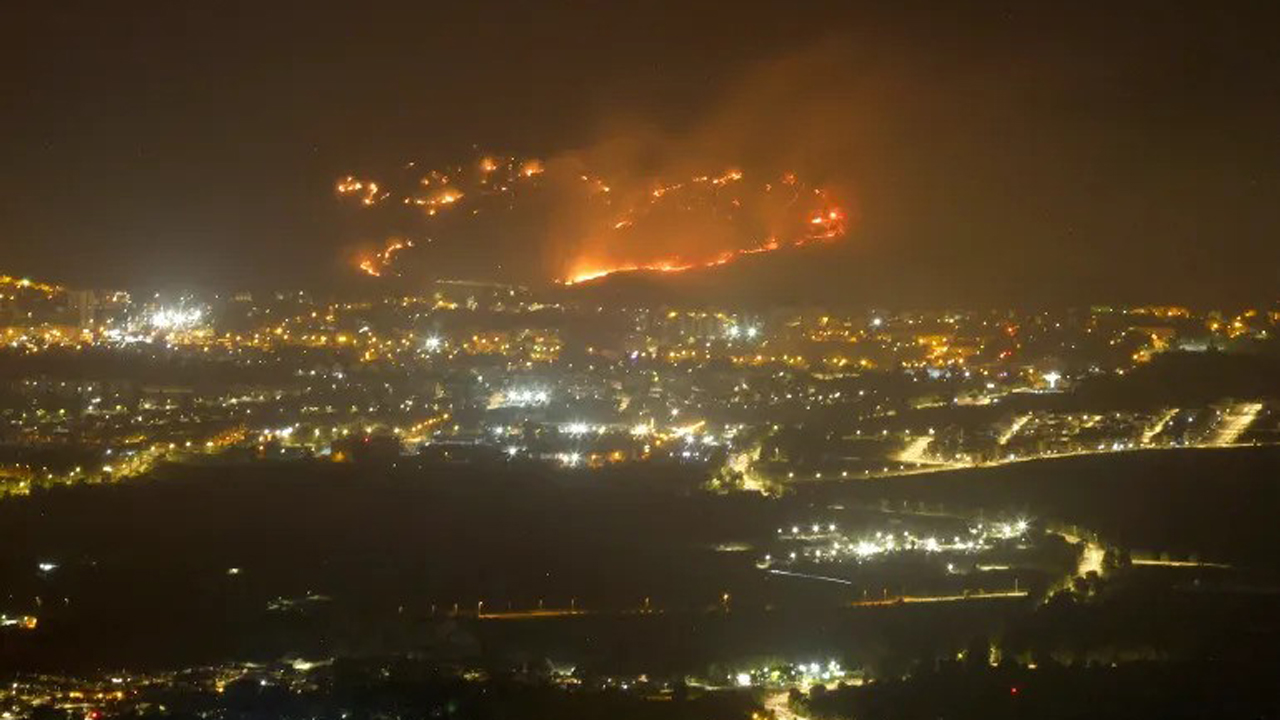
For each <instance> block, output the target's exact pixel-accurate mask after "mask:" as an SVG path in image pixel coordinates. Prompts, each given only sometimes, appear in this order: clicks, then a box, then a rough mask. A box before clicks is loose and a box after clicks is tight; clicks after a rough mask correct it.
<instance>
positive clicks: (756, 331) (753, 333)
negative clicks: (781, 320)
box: [747, 327, 760, 338]
mask: <svg viewBox="0 0 1280 720" xmlns="http://www.w3.org/2000/svg"><path fill="white" fill-rule="evenodd" d="M759 334H760V328H754V327H749V328H747V337H749V338H754V337H755V336H757V335H759Z"/></svg>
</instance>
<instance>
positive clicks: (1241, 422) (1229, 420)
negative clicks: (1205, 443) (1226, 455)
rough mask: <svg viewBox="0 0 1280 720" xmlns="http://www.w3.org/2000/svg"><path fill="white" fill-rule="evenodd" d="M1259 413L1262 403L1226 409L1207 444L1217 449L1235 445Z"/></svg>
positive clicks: (1238, 405)
mask: <svg viewBox="0 0 1280 720" xmlns="http://www.w3.org/2000/svg"><path fill="white" fill-rule="evenodd" d="M1261 411H1262V403H1236V404H1235V405H1232V406H1231V407H1229V408H1227V410H1226V412H1224V413H1223V418H1222V423H1221V424H1219V425H1218V428H1217V430H1216V432H1214V435H1213V440H1211V441H1209V444H1210V445H1216V446H1218V447H1223V446H1227V445H1235V444H1236V443H1237V442H1238V441H1239V440H1240V436H1241V435H1243V434H1244V431H1245V430H1248V429H1249V426H1250V425H1252V424H1253V421H1254V420H1255V419H1257V417H1258V413H1259V412H1261Z"/></svg>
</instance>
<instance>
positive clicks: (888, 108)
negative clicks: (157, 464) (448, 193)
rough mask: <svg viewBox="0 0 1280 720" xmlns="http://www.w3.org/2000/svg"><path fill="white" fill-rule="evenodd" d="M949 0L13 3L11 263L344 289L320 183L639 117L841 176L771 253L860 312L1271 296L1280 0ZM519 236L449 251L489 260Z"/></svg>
mask: <svg viewBox="0 0 1280 720" xmlns="http://www.w3.org/2000/svg"><path fill="white" fill-rule="evenodd" d="M321 5H324V6H326V7H325V8H324V9H321V8H320V7H319V6H321ZM961 5H965V6H968V5H970V4H968V3H953V2H946V3H905V4H899V3H884V4H882V5H880V6H875V5H858V4H855V3H831V4H805V3H782V2H778V3H771V4H764V3H728V2H726V3H714V4H712V3H696V2H681V3H660V2H642V3H623V2H618V3H613V2H607V3H585V2H583V3H566V4H558V3H532V2H529V3H517V2H509V3H491V2H454V3H432V2H418V3H402V4H392V3H376V2H375V3H346V4H342V5H340V6H339V5H338V4H336V3H243V4H242V3H235V2H203V3H197V2H157V3H137V2H118V3H65V4H54V3H29V4H26V5H24V6H22V7H20V8H11V9H10V10H9V11H8V13H6V20H5V23H4V25H5V28H4V30H0V91H2V92H3V97H4V98H5V110H4V112H3V113H0V158H3V165H2V166H0V167H2V168H3V172H2V173H0V250H3V254H2V257H0V272H7V273H11V274H26V275H31V276H38V277H41V278H48V279H52V280H57V281H64V282H69V283H73V284H87V285H91V286H104V287H105V286H122V285H123V286H169V287H172V286H177V285H191V286H196V287H204V288H242V287H243V288H258V287H265V286H272V287H276V286H280V287H311V288H315V289H326V288H337V287H345V286H347V285H348V284H350V283H352V282H358V280H356V279H353V277H352V273H351V272H350V269H349V268H348V267H347V266H346V261H347V258H346V257H345V256H344V249H345V248H348V247H349V246H350V245H351V243H352V242H354V241H356V240H359V239H362V238H358V237H354V236H353V228H352V226H351V223H350V222H349V221H348V219H347V218H346V217H345V216H344V213H343V211H342V208H341V207H340V206H339V205H338V204H337V203H335V201H334V195H333V183H334V179H335V178H337V177H340V176H343V175H345V174H347V173H348V172H357V171H364V170H371V169H377V168H381V167H395V166H397V165H399V164H402V163H403V162H404V161H405V160H406V159H410V158H412V159H417V160H421V161H424V162H439V163H456V162H465V161H467V160H469V159H471V158H474V157H475V156H476V154H477V153H478V152H481V151H485V150H494V151H498V152H506V153H511V154H519V155H532V156H538V157H555V156H557V155H560V154H563V153H570V152H577V151H582V150H584V149H585V150H587V151H591V150H592V149H598V148H601V147H610V146H612V144H616V143H618V142H619V141H620V140H621V139H625V138H627V137H629V136H630V134H632V133H641V134H644V135H645V136H646V137H648V138H649V142H652V143H653V144H655V145H657V146H661V147H663V148H664V149H665V157H666V162H667V163H671V162H672V160H671V158H673V157H679V158H680V159H681V161H684V160H686V159H687V160H688V162H689V163H690V164H692V165H696V164H697V163H698V162H700V161H706V162H708V163H713V162H722V161H724V159H725V158H727V157H732V158H741V160H740V162H743V163H747V164H750V163H753V162H771V163H775V164H778V163H790V164H794V165H796V166H798V169H801V170H803V171H805V172H807V173H810V174H812V175H816V176H819V177H820V178H821V179H822V180H823V181H824V182H827V183H829V184H832V185H834V186H837V187H839V188H841V189H842V191H843V192H844V193H845V194H846V196H847V197H848V198H849V200H850V203H851V204H852V205H853V206H855V207H856V210H857V215H858V219H857V222H856V224H855V225H854V226H853V227H851V228H850V231H849V233H848V236H847V237H846V238H845V239H844V241H843V243H841V244H840V245H839V246H832V247H825V248H820V249H813V250H808V249H806V250H805V251H804V253H805V255H804V257H802V258H794V257H793V258H787V259H785V261H783V262H779V263H778V264H777V266H776V267H777V273H781V274H783V275H787V274H792V275H794V277H793V278H792V279H794V280H796V281H797V282H800V283H802V284H803V285H805V286H813V285H816V284H819V283H816V282H815V280H816V281H821V283H820V284H824V285H826V286H828V287H830V286H837V287H840V288H847V290H848V293H849V297H850V299H857V300H867V301H876V302H879V303H881V304H885V305H895V304H909V303H934V304H945V303H952V304H964V303H970V302H987V301H1004V302H1046V301H1068V302H1094V301H1098V302H1101V301H1112V300H1135V301H1185V302H1199V303H1216V302H1221V303H1233V302H1238V301H1245V300H1259V299H1264V300H1274V299H1275V298H1276V296H1277V292H1276V291H1277V289H1280V33H1277V32H1275V28H1276V27H1277V22H1276V21H1277V19H1280V18H1277V12H1276V11H1275V10H1273V9H1272V7H1273V4H1270V3H1262V2H1259V3H1252V4H1250V3H1244V2H1240V3H1233V2H1226V3H1208V2H1206V3H1202V4H1195V3H1171V2H1164V3H1096V4H1094V3H1051V4H1038V5H1047V6H1048V7H1043V6H1042V7H1037V8H1035V9H1030V8H1024V7H1022V6H1023V5H1029V4H1028V3H1011V4H1008V5H1006V6H997V5H982V7H981V9H974V8H971V7H963V8H962V7H959V6H961ZM975 5H976V4H975ZM1119 5H1123V6H1125V7H1123V8H1118V7H1113V6H1119ZM1174 6H1177V7H1174ZM545 240H546V239H545V238H537V237H533V238H531V239H530V240H529V242H531V243H535V244H536V243H538V242H543V241H545ZM510 245H511V244H510V243H501V242H495V243H494V244H493V245H492V246H486V244H485V243H484V241H483V240H481V241H477V242H468V243H467V244H466V246H465V248H457V249H451V250H448V251H441V252H446V253H447V254H448V255H452V254H455V253H460V254H465V255H467V257H466V258H464V259H465V260H466V261H467V262H466V263H463V265H465V266H466V267H468V268H472V269H474V268H477V267H479V268H483V267H484V266H485V263H488V262H492V263H493V264H494V265H498V264H501V263H502V261H503V257H501V256H502V255H503V254H505V253H508V252H509V250H508V248H509V247H510ZM446 247H447V246H446ZM456 260H458V258H456V257H449V256H445V257H438V256H437V257H433V256H431V255H429V254H427V253H425V252H424V253H423V254H421V255H419V256H417V259H416V260H415V261H416V262H423V263H428V264H437V265H439V266H440V267H441V268H442V270H441V272H445V271H448V270H451V269H452V268H453V267H454V264H455V261H456ZM510 261H511V262H516V261H518V258H510ZM508 264H510V263H508ZM473 271H474V270H473ZM369 287H373V286H369Z"/></svg>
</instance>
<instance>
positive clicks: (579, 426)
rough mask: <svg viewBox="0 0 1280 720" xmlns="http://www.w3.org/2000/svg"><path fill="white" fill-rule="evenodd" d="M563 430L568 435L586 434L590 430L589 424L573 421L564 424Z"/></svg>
mask: <svg viewBox="0 0 1280 720" xmlns="http://www.w3.org/2000/svg"><path fill="white" fill-rule="evenodd" d="M564 431H565V432H567V433H569V434H570V435H586V434H587V433H588V432H591V426H590V425H588V424H586V423H583V422H573V423H569V424H568V425H565V426H564Z"/></svg>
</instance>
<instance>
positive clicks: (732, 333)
mask: <svg viewBox="0 0 1280 720" xmlns="http://www.w3.org/2000/svg"><path fill="white" fill-rule="evenodd" d="M724 334H725V335H728V336H729V337H731V338H736V337H738V336H739V335H741V334H742V331H741V330H739V329H738V326H737V325H730V326H729V327H727V328H725V331H724Z"/></svg>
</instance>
